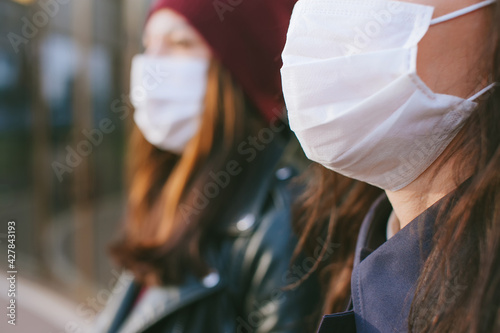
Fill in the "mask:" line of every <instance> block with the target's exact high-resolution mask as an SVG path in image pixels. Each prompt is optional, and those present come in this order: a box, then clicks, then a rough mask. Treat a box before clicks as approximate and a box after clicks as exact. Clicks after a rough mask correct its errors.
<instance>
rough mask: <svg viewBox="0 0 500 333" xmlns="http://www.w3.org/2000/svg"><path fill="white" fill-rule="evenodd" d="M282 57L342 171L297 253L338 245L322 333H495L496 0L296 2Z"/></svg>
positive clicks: (499, 305)
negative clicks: (322, 238) (315, 245)
mask: <svg viewBox="0 0 500 333" xmlns="http://www.w3.org/2000/svg"><path fill="white" fill-rule="evenodd" d="M283 62H284V65H283V68H282V78H283V89H284V94H285V100H286V104H287V109H288V112H289V120H290V126H291V128H292V130H293V131H294V132H295V133H296V135H297V137H298V138H299V141H300V142H301V145H302V147H303V149H304V150H305V152H306V155H307V156H308V157H309V158H310V159H312V160H314V161H316V162H318V163H319V164H322V165H323V166H324V167H326V168H327V169H330V170H332V171H326V169H324V170H323V171H322V172H323V178H322V179H321V180H316V181H315V183H313V184H311V185H312V186H315V187H314V188H313V187H312V186H311V188H310V189H309V193H307V194H306V195H305V198H306V201H305V204H304V205H303V206H302V207H301V209H299V215H298V220H297V222H296V226H297V228H298V229H299V231H300V232H301V233H302V238H301V241H300V246H299V248H300V249H302V248H306V249H307V248H308V244H309V243H310V242H311V241H313V240H314V239H315V238H316V237H317V235H322V234H324V233H325V232H326V233H327V235H328V240H329V242H330V241H333V242H334V243H338V247H337V251H336V252H335V253H334V255H333V256H332V257H330V258H329V260H328V262H327V263H321V262H319V261H318V263H317V266H318V268H319V269H320V271H321V272H322V274H321V275H324V274H326V276H328V281H326V283H325V286H326V291H325V293H326V297H325V298H324V307H323V308H324V311H325V313H331V312H336V313H335V314H332V315H326V316H324V318H323V321H322V323H321V325H320V328H319V332H321V333H324V332H418V333H420V332H435V333H438V332H439V333H441V332H500V316H499V315H498V314H499V313H500V312H499V311H500V301H499V300H500V264H499V263H500V205H499V203H500V171H499V170H500V135H499V132H498V125H499V124H500V90H498V88H497V86H498V83H499V82H500V71H499V69H500V66H499V65H500V6H499V5H498V4H497V1H495V0H487V1H478V0H460V1H456V0H439V1H438V0H406V1H387V0H375V1H368V0H352V1H322V0H301V1H299V2H298V3H297V5H296V6H295V9H294V14H293V15H292V19H291V23H290V28H289V31H288V36H287V42H286V46H285V49H284V52H283ZM345 177H349V178H352V179H353V180H348V179H346V178H345ZM369 184H370V185H369ZM382 190H384V191H385V193H383V194H382V195H379V194H380V193H379V192H380V191H382ZM377 197H378V198H377ZM370 205H371V208H370ZM363 215H365V216H364V217H363Z"/></svg>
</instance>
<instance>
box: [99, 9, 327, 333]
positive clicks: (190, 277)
mask: <svg viewBox="0 0 500 333" xmlns="http://www.w3.org/2000/svg"><path fill="white" fill-rule="evenodd" d="M293 4H294V1H292V0H286V1H279V2H268V1H260V0H259V1H246V2H242V3H241V4H239V5H238V6H237V7H230V8H227V7H228V6H229V5H226V6H225V7H224V6H222V7H220V6H215V5H214V2H213V1H211V0H160V1H156V2H155V3H154V5H153V8H152V10H151V14H150V16H149V18H148V21H147V24H146V28H145V33H144V46H145V53H144V54H142V55H138V56H136V57H135V58H134V59H133V64H132V77H131V81H132V87H131V99H132V102H133V104H134V106H135V109H136V110H135V114H134V121H135V124H136V126H135V127H134V130H133V133H132V138H131V143H130V151H129V158H130V161H129V164H130V167H129V169H130V185H129V200H128V204H129V205H128V217H127V223H126V227H125V232H124V235H123V236H122V238H121V239H119V240H118V241H117V242H116V243H115V244H114V245H113V247H112V254H113V257H114V258H115V259H116V260H117V261H118V263H119V264H120V266H121V267H124V268H125V269H126V270H127V272H126V273H125V274H124V275H123V279H128V280H132V282H130V283H128V284H127V287H126V288H122V290H121V291H120V292H119V293H117V294H118V295H115V296H114V298H113V299H112V300H111V301H110V302H109V303H108V306H107V307H106V308H105V309H104V311H103V312H102V313H101V315H100V316H99V318H98V320H97V322H96V328H95V331H96V332H139V331H140V332H148V333H152V332H271V331H272V332H304V331H305V330H306V326H305V325H306V321H307V315H308V314H309V313H310V312H311V310H312V309H313V308H314V305H315V298H314V295H316V294H317V292H316V291H315V290H314V288H315V285H314V283H310V284H308V285H301V286H300V287H299V288H295V289H293V290H289V291H284V290H283V287H285V286H286V285H287V283H288V282H287V281H288V280H290V278H291V277H290V268H289V265H290V259H291V254H292V252H293V249H294V247H295V245H296V240H295V239H294V238H293V236H292V232H291V225H290V224H291V223H290V202H291V195H292V193H291V191H290V189H289V186H288V185H289V180H290V178H291V177H292V176H293V173H294V171H293V169H292V168H290V167H286V166H285V167H283V166H280V160H281V159H282V155H283V151H284V148H285V146H286V145H287V143H288V141H289V131H288V130H287V127H286V126H285V124H284V123H282V121H281V117H282V115H283V109H284V102H283V97H282V93H281V83H280V76H279V68H280V66H281V61H280V52H281V49H282V47H283V45H284V42H285V31H286V28H287V26H288V22H289V18H290V15H291V10H292V7H293ZM297 304H301V306H297Z"/></svg>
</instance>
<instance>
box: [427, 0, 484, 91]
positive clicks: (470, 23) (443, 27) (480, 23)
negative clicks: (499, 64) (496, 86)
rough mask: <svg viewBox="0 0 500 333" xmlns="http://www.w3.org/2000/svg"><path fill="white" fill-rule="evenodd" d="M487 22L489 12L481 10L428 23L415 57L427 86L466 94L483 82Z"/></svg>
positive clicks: (480, 86)
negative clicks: (445, 20) (435, 22)
mask: <svg viewBox="0 0 500 333" xmlns="http://www.w3.org/2000/svg"><path fill="white" fill-rule="evenodd" d="M469 4H470V3H469ZM465 6H467V5H465ZM465 6H461V7H459V8H463V7H465ZM456 9H458V8H455V9H454V10H456ZM451 11H453V10H451ZM448 12H450V11H446V12H445V13H442V14H446V13H448ZM438 16H441V15H435V17H438ZM490 26H491V25H490V12H489V11H488V10H482V11H478V12H474V13H470V14H468V15H466V16H462V17H460V18H456V19H454V20H452V21H448V22H445V23H441V24H438V25H436V26H432V27H430V29H429V31H428V33H427V34H426V36H425V37H424V38H423V39H422V41H421V42H420V43H419V49H418V57H417V73H418V74H419V76H420V77H421V78H422V80H423V81H424V82H425V83H426V84H427V85H428V86H429V88H431V89H432V90H433V91H434V92H436V93H442V94H450V95H455V96H459V97H463V98H465V97H469V96H471V95H472V94H473V93H474V92H476V91H477V90H479V89H481V88H484V87H485V86H486V83H485V76H487V73H488V71H487V69H485V67H484V59H492V58H491V55H490V54H488V52H487V51H488V50H487V48H488V45H489V43H488V35H489V29H490Z"/></svg>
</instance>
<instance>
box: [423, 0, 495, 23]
mask: <svg viewBox="0 0 500 333" xmlns="http://www.w3.org/2000/svg"><path fill="white" fill-rule="evenodd" d="M495 2H497V0H486V1H481V2H478V3H476V4H475V5H472V6H469V7H466V8H463V9H459V10H457V11H455V12H452V13H449V14H446V15H443V16H440V17H436V18H435V19H433V20H431V25H435V24H439V23H443V22H446V21H449V20H452V19H454V18H457V17H459V16H463V15H465V14H469V13H472V12H474V11H476V10H478V9H481V8H484V7H486V6H489V5H492V4H494V3H495Z"/></svg>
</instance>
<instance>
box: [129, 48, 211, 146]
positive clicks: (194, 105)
mask: <svg viewBox="0 0 500 333" xmlns="http://www.w3.org/2000/svg"><path fill="white" fill-rule="evenodd" d="M208 67H209V60H207V59H199V58H186V57H170V56H168V57H166V56H163V57H151V56H147V55H137V56H135V57H134V59H133V61H132V74H131V100H132V104H133V105H134V107H135V113H134V121H135V123H136V124H137V127H139V129H140V130H141V132H142V134H143V135H144V137H145V138H146V140H148V141H149V142H150V143H151V144H153V145H154V146H156V147H158V148H160V149H162V150H165V151H170V152H173V153H176V154H181V153H182V152H183V151H184V148H185V147H186V145H187V144H188V142H189V141H190V140H191V139H192V138H193V137H194V136H195V135H196V133H197V132H198V130H199V127H200V123H201V115H202V113H203V110H204V99H205V94H206V89H207V73H208Z"/></svg>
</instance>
